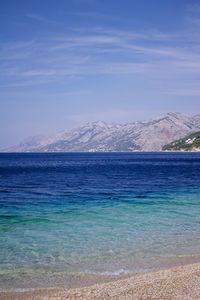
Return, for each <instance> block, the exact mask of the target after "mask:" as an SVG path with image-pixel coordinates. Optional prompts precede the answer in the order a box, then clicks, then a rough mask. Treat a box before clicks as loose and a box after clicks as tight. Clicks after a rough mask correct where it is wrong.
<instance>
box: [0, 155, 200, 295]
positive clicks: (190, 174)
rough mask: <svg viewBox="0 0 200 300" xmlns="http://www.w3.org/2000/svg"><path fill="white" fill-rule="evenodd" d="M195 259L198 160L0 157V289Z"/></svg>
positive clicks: (199, 218) (199, 215)
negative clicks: (59, 278) (77, 275)
mask: <svg viewBox="0 0 200 300" xmlns="http://www.w3.org/2000/svg"><path fill="white" fill-rule="evenodd" d="M199 258H200V154H198V153H41V154H39V153H37V154H34V153H26V154H8V153H4V154H3V153H2V154H0V288H1V289H2V288H9V287H16V288H22V287H26V286H30V281H31V280H32V282H34V284H32V286H37V285H39V283H40V286H52V285H54V284H55V285H56V281H55V278H58V277H59V276H60V277H62V278H65V277H66V278H69V276H72V275H73V276H75V275H76V274H85V275H87V274H96V275H102V274H104V275H112V274H113V275H117V274H123V273H124V274H126V273H135V272H144V271H148V270H155V269H158V268H162V267H166V266H171V265H175V264H181V263H186V262H191V261H195V260H196V261H199ZM46 278H48V280H47V281H45V280H46ZM52 278H53V279H52ZM51 279H52V280H51ZM47 282H48V284H47Z"/></svg>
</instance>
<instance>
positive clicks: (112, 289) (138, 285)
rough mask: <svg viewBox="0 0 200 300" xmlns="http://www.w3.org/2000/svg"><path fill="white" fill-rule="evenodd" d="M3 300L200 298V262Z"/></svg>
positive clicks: (0, 295) (2, 295)
mask: <svg viewBox="0 0 200 300" xmlns="http://www.w3.org/2000/svg"><path fill="white" fill-rule="evenodd" d="M0 299H1V300H4V299H5V300H8V299H9V300H11V299H15V300H18V299H20V300H24V299H34V300H35V299H37V300H60V299H62V300H64V299H74V300H75V299H83V300H86V299H99V300H100V299H120V300H124V299H140V300H141V299H148V300H149V299H159V300H161V299H162V300H165V299H166V300H168V299H180V300H186V299H187V300H189V299H200V263H196V264H191V265H185V266H181V267H176V268H171V269H167V270H160V271H157V272H152V273H145V274H140V275H135V276H132V277H129V278H126V279H121V280H116V281H113V282H108V283H103V284H95V285H93V286H90V287H84V288H77V289H68V290H65V289H59V290H37V291H32V292H7V293H3V292H1V293H0Z"/></svg>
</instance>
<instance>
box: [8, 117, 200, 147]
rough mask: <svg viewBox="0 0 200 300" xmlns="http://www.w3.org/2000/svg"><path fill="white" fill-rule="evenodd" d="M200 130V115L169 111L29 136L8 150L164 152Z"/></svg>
mask: <svg viewBox="0 0 200 300" xmlns="http://www.w3.org/2000/svg"><path fill="white" fill-rule="evenodd" d="M199 130H200V114H198V115H194V116H189V115H185V114H181V113H173V112H170V113H167V114H165V115H163V116H161V117H158V118H155V119H151V120H147V121H141V122H133V123H126V124H115V123H106V122H102V121H98V122H91V123H86V124H85V125H83V126H80V127H78V128H75V129H72V130H67V131H63V132H59V133H57V134H55V135H52V136H34V137H29V138H27V139H26V140H25V141H23V142H22V143H20V144H19V145H16V146H13V147H11V148H8V149H4V151H8V152H73V151H75V152H82V151H83V152H101V151H103V152H106V151H161V150H162V148H163V146H164V145H166V144H169V143H171V142H172V141H174V140H177V139H180V138H183V137H185V136H186V135H188V134H190V133H193V132H195V131H199Z"/></svg>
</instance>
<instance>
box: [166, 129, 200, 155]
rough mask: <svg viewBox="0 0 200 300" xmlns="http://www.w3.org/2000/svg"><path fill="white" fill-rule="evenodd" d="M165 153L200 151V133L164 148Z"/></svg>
mask: <svg viewBox="0 0 200 300" xmlns="http://www.w3.org/2000/svg"><path fill="white" fill-rule="evenodd" d="M163 150H165V151H200V131H198V132H195V133H192V134H189V135H187V136H186V137H185V138H182V139H179V140H177V141H174V142H172V143H170V144H168V145H165V146H164V147H163Z"/></svg>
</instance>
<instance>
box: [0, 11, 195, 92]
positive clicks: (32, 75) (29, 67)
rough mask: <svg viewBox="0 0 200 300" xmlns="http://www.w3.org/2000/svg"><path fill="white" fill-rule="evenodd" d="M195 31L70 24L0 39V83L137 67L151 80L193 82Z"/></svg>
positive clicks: (22, 83)
mask: <svg viewBox="0 0 200 300" xmlns="http://www.w3.org/2000/svg"><path fill="white" fill-rule="evenodd" d="M27 17H28V18H31V19H34V20H36V21H39V22H49V20H47V19H46V18H44V17H42V16H40V15H37V14H27ZM190 33H191V34H192V36H193V42H192V43H191V34H190ZM197 33H200V30H199V27H198V26H196V25H195V24H193V26H192V28H190V32H188V31H184V30H182V31H181V30H180V32H176V33H165V32H160V31H158V30H156V29H151V30H150V29H149V30H146V31H143V32H135V31H131V30H117V29H112V28H105V27H96V28H86V29H81V28H75V29H72V30H70V31H68V32H67V33H66V34H62V35H60V34H57V35H56V34H54V35H52V36H45V37H43V38H40V39H35V40H30V41H21V42H10V43H8V42H7V43H4V44H1V45H0V63H1V74H2V75H1V83H0V84H1V86H2V87H5V86H11V87H20V86H31V85H42V84H48V83H52V82H53V83H54V84H58V83H60V82H63V81H66V80H67V79H68V78H75V77H82V78H83V77H85V76H99V75H106V76H116V75H121V76H123V75H134V74H138V73H140V74H142V73H143V74H144V75H145V76H149V78H150V79H151V78H154V79H155V80H157V81H159V80H160V78H165V79H166V78H168V81H169V82H172V83H173V81H174V80H176V81H177V82H179V83H184V82H191V81H194V82H199V79H200V78H199V77H200V73H199V72H200V54H199V49H200V41H199V38H198V37H197ZM195 34H196V35H195ZM180 86H181V85H180ZM179 89H180V87H179V86H178V85H177V90H179ZM199 89H200V88H199ZM187 90H188V91H190V90H191V89H190V88H189V87H188V88H187ZM197 90H198V89H197ZM193 94H194V93H193ZM197 94H198V93H197Z"/></svg>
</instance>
